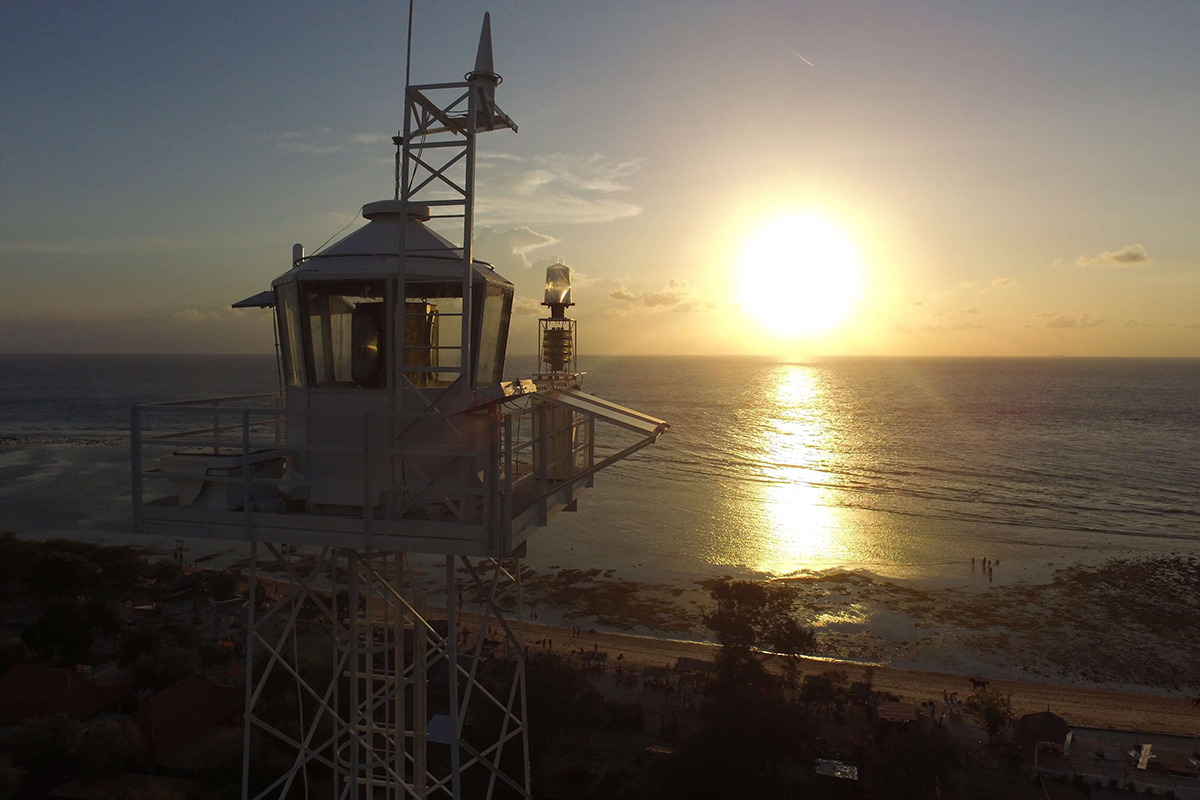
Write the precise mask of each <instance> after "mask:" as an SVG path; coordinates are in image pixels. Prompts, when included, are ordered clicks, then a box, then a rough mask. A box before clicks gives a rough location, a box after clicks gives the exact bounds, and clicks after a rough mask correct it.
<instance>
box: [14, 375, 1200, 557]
mask: <svg viewBox="0 0 1200 800" xmlns="http://www.w3.org/2000/svg"><path fill="white" fill-rule="evenodd" d="M532 366H533V364H532V359H522V358H514V359H510V363H509V365H508V367H509V368H508V372H509V374H510V377H516V376H519V375H521V374H522V373H527V372H528V371H529V370H530V369H531V368H532ZM583 368H584V369H586V370H587V372H588V375H587V379H586V382H585V388H586V389H588V390H590V391H593V392H595V393H597V394H600V395H602V396H604V397H607V398H609V399H612V400H615V401H617V402H620V403H622V404H625V405H628V406H631V407H633V408H636V409H639V410H642V411H646V412H648V413H651V414H654V415H655V416H659V417H662V418H663V419H666V420H667V421H669V422H670V423H671V426H672V429H671V431H670V433H668V434H667V435H665V436H664V437H663V438H662V439H661V440H660V443H659V444H658V445H656V446H654V447H652V448H649V449H647V450H644V451H642V452H641V453H639V454H637V455H636V456H634V457H633V458H631V459H629V460H628V461H626V462H623V463H621V464H619V465H618V466H615V467H613V468H612V469H611V470H609V471H608V472H606V473H602V474H601V476H600V477H599V478H598V480H597V482H596V486H597V488H596V489H595V490H593V491H591V492H589V493H587V494H585V495H584V498H583V500H582V502H581V504H580V511H579V512H578V513H576V514H562V515H560V516H559V517H558V518H556V519H555V521H554V523H553V524H552V525H551V527H550V528H548V529H547V530H546V531H544V532H542V533H541V534H539V535H538V536H537V537H536V538H535V539H534V541H533V544H532V545H531V559H533V560H535V561H536V562H541V563H543V564H547V565H551V564H559V565H562V566H585V565H595V566H602V567H606V568H607V567H617V568H620V569H623V570H626V571H630V572H634V573H637V572H642V571H644V574H646V575H663V574H681V575H687V574H698V573H712V572H714V571H715V572H720V571H724V570H727V569H728V570H742V571H758V572H770V573H773V574H785V573H790V572H793V571H797V570H804V569H820V568H827V567H831V566H837V565H851V566H859V567H867V568H870V569H874V570H876V571H880V572H884V573H891V574H897V575H904V574H907V575H914V576H935V575H938V574H944V573H945V572H946V571H947V570H948V569H954V568H955V567H953V566H952V565H957V564H962V563H965V562H966V561H967V560H969V558H971V557H972V556H974V557H979V558H982V557H984V556H987V557H990V558H993V559H995V558H1000V559H1002V563H1003V560H1004V559H1008V560H1009V561H1010V562H1013V563H1015V564H1018V565H1020V566H1021V569H1022V570H1030V569H1032V568H1033V567H1035V566H1042V567H1044V566H1046V565H1048V564H1057V563H1059V562H1060V561H1062V560H1064V559H1069V560H1071V561H1078V560H1093V559H1100V558H1104V557H1107V556H1109V555H1117V554H1130V553H1148V552H1155V553H1161V552H1173V551H1178V552H1185V551H1186V552H1195V551H1196V550H1198V549H1200V493H1198V491H1197V489H1198V488H1200V461H1198V454H1200V360H1152V359H1144V360H1143V359H1111V360H1109V359H874V358H861V359H820V360H814V361H809V362H804V363H778V362H774V361H771V360H767V359H744V358H675V357H663V358H657V357H612V358H604V357H593V358H590V359H588V360H587V361H586V363H584V364H583ZM275 387H276V372H275V366H274V362H273V360H272V359H271V358H270V357H269V356H264V357H259V356H0V530H5V529H7V530H15V531H20V532H26V533H41V534H44V535H45V534H50V533H55V534H61V533H71V532H76V533H78V534H79V535H86V534H87V533H88V532H94V533H97V534H105V535H108V536H116V537H118V538H120V537H121V535H122V533H123V531H125V530H127V522H126V520H127V519H128V501H127V499H126V497H127V491H128V489H127V487H128V463H127V454H126V449H125V445H123V444H122V443H121V442H120V440H119V437H120V436H121V435H122V434H124V433H125V431H126V429H127V425H128V420H129V406H130V404H133V403H139V402H151V401H159V400H168V399H182V398H191V397H206V396H215V395H235V394H248V393H254V392H263V391H272V390H273V389H274V388H275ZM1005 573H1006V575H1013V574H1016V572H1015V571H1012V572H1010V571H1007V570H1006V571H1005Z"/></svg>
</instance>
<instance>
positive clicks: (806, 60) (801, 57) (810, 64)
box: [792, 50, 816, 67]
mask: <svg viewBox="0 0 1200 800" xmlns="http://www.w3.org/2000/svg"><path fill="white" fill-rule="evenodd" d="M792 55H794V56H795V57H796V58H798V59H800V60H801V61H803V62H804V63H805V64H808V65H809V66H810V67H815V66H816V64H814V63H812V62H811V61H809V60H808V59H807V58H805V57H804V56H802V55H800V54H799V53H797V52H796V51H795V50H793V51H792Z"/></svg>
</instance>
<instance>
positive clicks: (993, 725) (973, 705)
mask: <svg viewBox="0 0 1200 800" xmlns="http://www.w3.org/2000/svg"><path fill="white" fill-rule="evenodd" d="M967 708H968V710H969V711H970V712H971V715H972V716H973V717H975V719H976V721H977V722H979V724H980V725H982V726H983V728H984V730H986V731H987V735H988V741H989V742H996V741H998V740H999V739H1000V736H1001V735H1002V734H1003V733H1004V732H1005V731H1006V730H1008V729H1009V728H1010V727H1011V726H1012V724H1013V720H1014V719H1015V716H1014V715H1013V710H1012V704H1011V703H1010V702H1009V698H1008V697H1007V696H1006V695H1002V694H1000V692H997V691H992V690H990V689H987V688H986V687H985V688H983V689H981V690H979V691H977V692H976V693H975V694H974V695H973V696H972V697H971V699H970V700H969V701H968V704H967Z"/></svg>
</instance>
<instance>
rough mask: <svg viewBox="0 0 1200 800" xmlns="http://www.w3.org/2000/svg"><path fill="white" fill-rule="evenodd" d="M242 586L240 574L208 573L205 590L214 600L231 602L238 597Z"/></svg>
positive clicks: (228, 572)
mask: <svg viewBox="0 0 1200 800" xmlns="http://www.w3.org/2000/svg"><path fill="white" fill-rule="evenodd" d="M241 585H242V575H241V573H240V572H232V571H225V572H206V573H205V574H204V588H205V590H206V591H207V592H208V594H209V595H210V596H211V597H212V599H213V600H229V599H231V598H233V597H234V596H236V595H237V591H238V589H239V588H240V587H241Z"/></svg>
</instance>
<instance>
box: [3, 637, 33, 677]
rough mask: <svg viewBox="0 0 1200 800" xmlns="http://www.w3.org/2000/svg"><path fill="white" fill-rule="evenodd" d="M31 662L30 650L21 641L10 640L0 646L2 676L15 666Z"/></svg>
mask: <svg viewBox="0 0 1200 800" xmlns="http://www.w3.org/2000/svg"><path fill="white" fill-rule="evenodd" d="M28 660H29V648H28V647H27V646H26V644H25V643H24V642H23V641H21V640H20V639H9V640H8V641H7V642H4V643H3V644H0V675H3V674H4V673H6V672H8V670H9V667H11V666H12V665H13V664H22V663H24V662H26V661H28Z"/></svg>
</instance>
